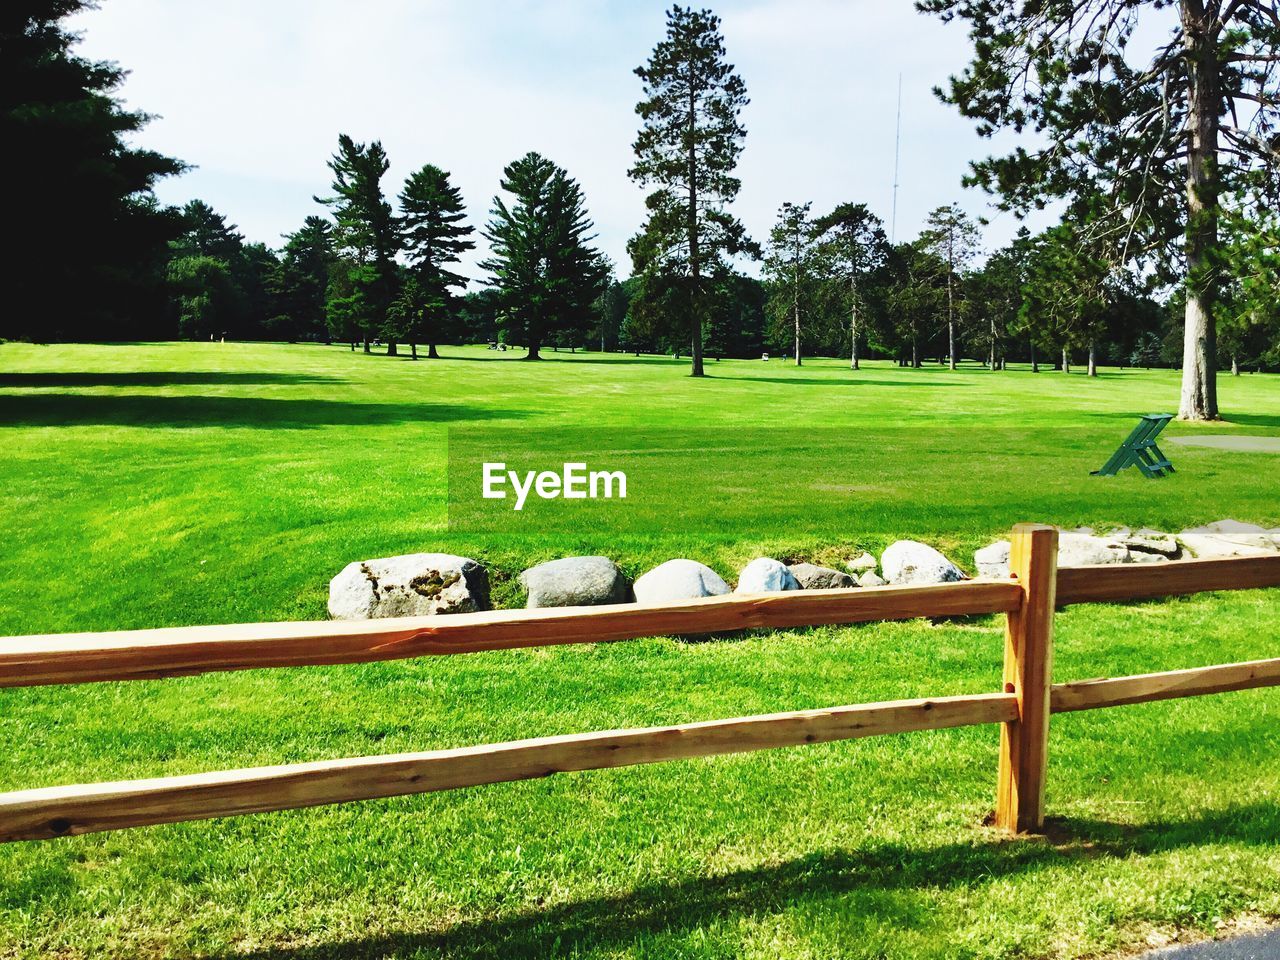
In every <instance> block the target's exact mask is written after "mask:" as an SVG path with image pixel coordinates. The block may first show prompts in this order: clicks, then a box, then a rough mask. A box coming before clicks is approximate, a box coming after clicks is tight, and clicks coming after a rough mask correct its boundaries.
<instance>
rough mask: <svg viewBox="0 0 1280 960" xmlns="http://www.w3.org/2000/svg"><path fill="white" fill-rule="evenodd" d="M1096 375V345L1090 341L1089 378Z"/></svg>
mask: <svg viewBox="0 0 1280 960" xmlns="http://www.w3.org/2000/svg"><path fill="white" fill-rule="evenodd" d="M1097 375H1098V345H1097V344H1096V343H1094V342H1093V341H1092V340H1090V341H1089V376H1091V377H1096V376H1097Z"/></svg>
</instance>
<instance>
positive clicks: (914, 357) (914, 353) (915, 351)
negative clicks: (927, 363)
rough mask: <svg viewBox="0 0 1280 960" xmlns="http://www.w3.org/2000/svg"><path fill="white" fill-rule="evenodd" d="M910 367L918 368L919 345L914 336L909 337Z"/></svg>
mask: <svg viewBox="0 0 1280 960" xmlns="http://www.w3.org/2000/svg"><path fill="white" fill-rule="evenodd" d="M911 369H912V370H919V369H920V347H919V345H917V343H916V341H915V338H914V337H912V338H911Z"/></svg>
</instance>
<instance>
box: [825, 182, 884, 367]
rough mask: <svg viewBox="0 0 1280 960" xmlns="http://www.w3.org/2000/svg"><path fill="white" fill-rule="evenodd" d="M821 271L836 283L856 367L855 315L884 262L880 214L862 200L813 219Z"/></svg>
mask: <svg viewBox="0 0 1280 960" xmlns="http://www.w3.org/2000/svg"><path fill="white" fill-rule="evenodd" d="M814 229H815V230H816V231H817V234H818V257H819V258H820V260H821V261H822V263H823V267H822V270H823V273H824V275H825V276H827V277H828V278H830V279H832V280H834V281H835V282H836V283H837V284H838V285H839V294H840V296H839V297H838V298H837V299H839V300H843V301H844V308H845V309H846V310H847V311H848V312H849V369H851V370H857V369H858V341H859V339H860V337H861V331H860V330H859V323H858V319H859V317H860V315H861V314H863V313H865V311H866V293H865V289H864V285H865V284H866V281H867V278H868V277H869V276H870V275H871V274H872V273H873V272H874V271H876V270H877V269H879V267H880V266H881V265H882V264H883V263H884V261H885V257H886V255H887V254H888V247H889V244H888V240H887V239H886V238H885V234H884V224H883V223H882V222H881V220H880V218H879V217H877V216H876V215H875V214H874V213H872V212H871V211H870V210H868V209H867V207H866V204H862V203H842V204H840V205H839V206H837V207H836V208H835V209H834V210H832V211H831V212H830V213H828V214H827V215H826V216H823V217H819V218H818V219H817V221H815V223H814Z"/></svg>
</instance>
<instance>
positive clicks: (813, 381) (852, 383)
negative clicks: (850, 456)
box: [707, 370, 956, 389]
mask: <svg viewBox="0 0 1280 960" xmlns="http://www.w3.org/2000/svg"><path fill="white" fill-rule="evenodd" d="M707 379H708V380H724V381H726V382H727V381H730V380H736V381H740V382H742V383H773V384H788V385H789V384H804V385H808V386H815V387H872V388H876V389H879V388H880V387H954V386H955V385H956V384H954V383H939V382H938V381H936V380H864V379H861V378H859V377H842V376H840V375H838V374H833V375H832V376H831V377H791V376H788V375H787V374H785V373H784V374H782V375H781V376H777V377H721V376H717V375H716V373H715V371H714V370H713V371H711V372H710V373H708V374H707Z"/></svg>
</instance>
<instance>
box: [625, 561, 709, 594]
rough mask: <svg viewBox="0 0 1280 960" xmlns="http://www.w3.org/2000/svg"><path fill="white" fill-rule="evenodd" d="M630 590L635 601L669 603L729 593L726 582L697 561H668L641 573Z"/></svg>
mask: <svg viewBox="0 0 1280 960" xmlns="http://www.w3.org/2000/svg"><path fill="white" fill-rule="evenodd" d="M631 589H632V592H634V593H635V597H636V602H637V603H668V602H670V601H672V600H690V599H693V598H694V597H718V596H722V595H723V594H726V593H728V592H729V585H728V584H727V583H725V582H724V580H723V579H721V577H720V574H718V573H716V572H715V571H714V570H712V569H711V568H710V567H708V566H706V565H705V564H701V563H698V562H697V561H696V560H668V561H667V562H666V563H660V564H658V566H656V567H654V568H653V569H652V570H650V571H649V572H648V573H645V574H643V575H642V576H641V577H640V578H639V579H638V580H636V582H635V584H634V585H633V586H632V588H631Z"/></svg>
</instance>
